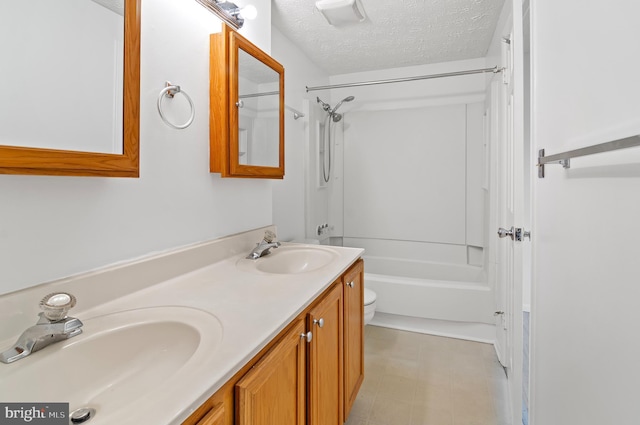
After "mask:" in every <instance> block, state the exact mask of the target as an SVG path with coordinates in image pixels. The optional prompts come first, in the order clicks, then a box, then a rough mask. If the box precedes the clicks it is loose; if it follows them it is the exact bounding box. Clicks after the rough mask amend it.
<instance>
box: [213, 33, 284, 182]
mask: <svg viewBox="0 0 640 425" xmlns="http://www.w3.org/2000/svg"><path fill="white" fill-rule="evenodd" d="M210 72H211V93H210V98H211V117H210V139H211V148H210V154H211V158H210V163H211V168H210V170H211V172H215V173H220V174H221V175H222V176H223V177H257V178H283V177H284V68H283V67H282V65H280V64H279V63H278V62H277V61H275V60H274V59H273V58H271V57H270V56H269V55H267V54H266V53H264V52H263V51H262V50H260V49H259V48H258V47H256V46H255V45H253V44H252V43H251V42H250V41H248V40H247V39H245V38H244V37H242V36H241V35H239V34H238V33H237V32H235V31H233V30H232V29H230V28H229V27H227V26H226V25H223V28H222V32H220V33H218V34H212V35H211V64H210Z"/></svg>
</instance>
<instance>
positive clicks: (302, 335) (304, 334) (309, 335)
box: [300, 331, 313, 342]
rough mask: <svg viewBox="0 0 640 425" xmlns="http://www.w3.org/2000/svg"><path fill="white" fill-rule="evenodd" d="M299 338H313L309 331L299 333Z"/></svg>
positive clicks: (308, 340) (309, 340)
mask: <svg viewBox="0 0 640 425" xmlns="http://www.w3.org/2000/svg"><path fill="white" fill-rule="evenodd" d="M300 339H306V340H307V342H311V340H312V339H313V334H312V333H311V331H309V332H307V333H304V332H303V333H301V334H300Z"/></svg>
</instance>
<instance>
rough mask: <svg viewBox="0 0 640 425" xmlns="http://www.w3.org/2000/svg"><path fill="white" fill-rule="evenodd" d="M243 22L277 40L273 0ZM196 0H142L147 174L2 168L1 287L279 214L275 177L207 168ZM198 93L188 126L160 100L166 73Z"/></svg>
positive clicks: (202, 36) (263, 0) (209, 18)
mask: <svg viewBox="0 0 640 425" xmlns="http://www.w3.org/2000/svg"><path fill="white" fill-rule="evenodd" d="M252 3H253V4H255V5H256V7H257V8H258V11H259V12H260V13H261V15H259V17H258V19H256V20H255V21H247V24H246V25H245V29H243V30H242V31H241V32H242V33H243V34H244V35H245V36H247V37H249V38H250V39H251V40H252V41H254V42H256V43H257V44H259V45H260V47H262V48H263V49H265V50H267V51H268V50H270V36H271V16H270V2H269V1H268V0H259V1H257V0H253V1H252ZM220 25H221V24H220V21H219V20H218V19H217V18H215V17H214V15H212V14H211V13H209V12H208V11H207V10H206V9H204V8H203V7H202V6H200V5H199V4H198V3H196V2H194V1H192V0H154V1H142V39H141V45H142V47H141V95H140V97H141V99H140V102H141V116H140V178H139V179H118V178H87V177H45V176H9V175H0V293H7V292H10V291H14V290H18V289H21V288H25V287H29V286H32V285H35V284H38V283H41V282H45V281H50V280H53V279H56V278H60V277H64V276H69V275H72V274H76V273H79V272H82V271H86V270H90V269H94V268H97V267H101V266H104V265H106V264H111V263H114V262H118V261H124V260H127V259H131V258H134V257H138V256H142V255H145V254H148V253H151V252H153V251H160V250H167V249H171V248H175V247H177V246H181V245H186V244H191V243H194V242H197V241H203V240H208V239H212V238H216V237H219V236H223V235H228V234H232V233H236V232H240V231H244V230H248V229H252V228H256V227H260V226H265V225H269V224H271V223H272V212H271V204H272V182H270V181H264V180H259V179H221V178H220V177H219V175H217V174H210V173H209V171H208V170H209V164H208V162H209V161H208V158H209V120H208V111H209V98H208V96H209V73H208V70H209V65H208V61H209V34H210V33H213V32H218V31H220ZM166 80H170V81H171V82H173V83H175V84H179V85H180V86H181V87H182V88H183V89H184V90H185V91H186V92H187V93H188V94H189V95H190V96H191V98H192V99H193V102H194V104H195V108H196V118H195V121H194V122H193V124H192V126H191V127H189V128H188V129H186V130H182V131H179V130H174V129H171V128H169V127H167V126H166V125H165V124H164V123H163V122H162V121H161V120H160V117H159V115H158V112H157V110H156V99H157V96H158V93H159V91H160V90H161V89H162V88H163V85H164V82H165V81H166Z"/></svg>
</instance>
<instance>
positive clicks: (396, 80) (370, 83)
mask: <svg viewBox="0 0 640 425" xmlns="http://www.w3.org/2000/svg"><path fill="white" fill-rule="evenodd" d="M503 70H504V68H498V67H497V66H494V67H493V68H482V69H470V70H468V71H458V72H445V73H444V74H431V75H420V76H417V77H405V78H393V79H390V80H377V81H363V82H360V83H344V84H332V85H329V86H315V87H309V86H306V88H307V93H309V92H310V91H314V90H328V89H340V88H343V87H360V86H373V85H375V84H389V83H403V82H405V81H417V80H429V79H432V78H442V77H456V76H458V75H470V74H482V73H485V72H493V73H494V74H497V73H498V72H502V71H503Z"/></svg>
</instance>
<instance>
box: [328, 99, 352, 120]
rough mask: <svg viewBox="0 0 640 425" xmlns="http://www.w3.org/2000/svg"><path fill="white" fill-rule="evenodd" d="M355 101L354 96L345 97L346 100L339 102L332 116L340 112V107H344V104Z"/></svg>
mask: <svg viewBox="0 0 640 425" xmlns="http://www.w3.org/2000/svg"><path fill="white" fill-rule="evenodd" d="M354 99H355V97H354V96H347V97H345V98H344V99H342V100H341V101H340V102H338V104H337V105H336V107H335V108H333V110H332V111H331V113H332V114H333V113H335V112H336V111H337V110H338V108H339V107H340V105H342V104H343V103H344V102H351V101H352V100H354ZM338 121H339V120H338Z"/></svg>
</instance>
